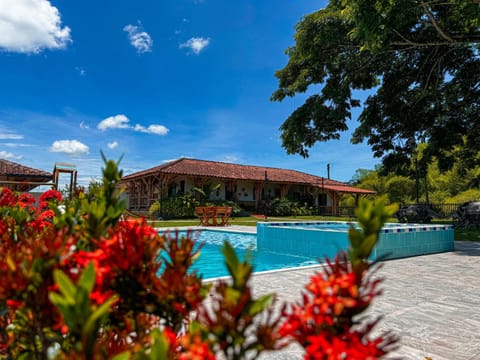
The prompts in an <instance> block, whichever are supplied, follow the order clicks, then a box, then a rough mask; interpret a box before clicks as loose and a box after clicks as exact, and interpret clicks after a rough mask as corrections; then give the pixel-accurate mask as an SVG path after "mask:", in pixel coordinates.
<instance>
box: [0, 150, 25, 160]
mask: <svg viewBox="0 0 480 360" xmlns="http://www.w3.org/2000/svg"><path fill="white" fill-rule="evenodd" d="M0 158H1V159H14V160H20V159H22V158H23V156H21V155H15V154H13V153H11V152H8V151H0Z"/></svg>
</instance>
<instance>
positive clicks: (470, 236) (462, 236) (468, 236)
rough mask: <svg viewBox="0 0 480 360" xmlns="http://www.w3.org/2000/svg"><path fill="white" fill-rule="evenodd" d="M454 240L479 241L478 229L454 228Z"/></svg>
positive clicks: (479, 232)
mask: <svg viewBox="0 0 480 360" xmlns="http://www.w3.org/2000/svg"><path fill="white" fill-rule="evenodd" d="M455 240H460V241H462V240H466V241H475V242H480V229H469V230H465V229H455Z"/></svg>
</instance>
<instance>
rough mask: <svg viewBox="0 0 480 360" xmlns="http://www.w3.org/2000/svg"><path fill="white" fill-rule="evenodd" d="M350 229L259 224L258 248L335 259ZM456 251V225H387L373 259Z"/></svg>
mask: <svg viewBox="0 0 480 360" xmlns="http://www.w3.org/2000/svg"><path fill="white" fill-rule="evenodd" d="M354 225H355V224H354ZM349 227H350V223H349V222H344V221H310V222H303V221H302V222H278V223H276V222H268V223H267V222H259V223H257V248H258V251H259V252H262V251H274V252H280V253H286V254H295V255H299V256H307V255H308V256H312V257H317V258H323V257H326V256H328V257H330V258H332V257H334V256H335V254H336V253H337V252H338V251H339V250H346V249H347V248H348V246H349V240H348V229H349ZM453 249H454V239H453V226H452V225H436V224H435V225H431V224H399V223H387V224H385V225H384V226H383V228H382V230H381V231H380V238H379V241H378V243H377V245H376V246H375V248H374V250H373V252H372V256H371V259H372V260H377V259H382V260H383V259H398V258H402V257H409V256H418V255H427V254H434V253H439V252H446V251H453Z"/></svg>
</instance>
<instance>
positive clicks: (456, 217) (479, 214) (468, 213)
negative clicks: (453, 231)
mask: <svg viewBox="0 0 480 360" xmlns="http://www.w3.org/2000/svg"><path fill="white" fill-rule="evenodd" d="M453 225H454V226H455V227H459V228H465V229H468V228H470V227H480V201H468V202H466V203H463V204H462V205H460V206H459V207H458V209H457V211H456V212H455V214H453Z"/></svg>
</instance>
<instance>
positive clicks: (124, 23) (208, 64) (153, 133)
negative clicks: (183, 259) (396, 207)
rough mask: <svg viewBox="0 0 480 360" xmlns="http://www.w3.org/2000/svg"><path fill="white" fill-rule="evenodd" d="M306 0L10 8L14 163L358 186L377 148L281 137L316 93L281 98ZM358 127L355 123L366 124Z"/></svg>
mask: <svg viewBox="0 0 480 360" xmlns="http://www.w3.org/2000/svg"><path fill="white" fill-rule="evenodd" d="M324 5H325V2H324V1H311V0H310V1H306V0H298V1H291V0H275V1H274V0H245V1H221V0H175V1H155V0H137V1H126V0H118V1H112V0H103V1H98V0H97V1H91V0H84V1H71V0H50V1H48V0H0V79H1V83H2V85H1V86H0V158H4V159H8V160H11V161H15V162H19V163H21V164H23V165H27V166H31V167H35V168H38V169H42V170H46V171H52V170H53V166H54V164H55V162H69V163H73V164H76V166H77V168H78V175H79V182H80V183H81V184H88V183H89V182H90V181H91V180H92V179H98V177H99V175H100V168H101V166H102V160H101V156H100V152H101V151H103V152H104V153H105V155H106V157H107V158H109V159H114V160H118V159H120V157H121V156H123V158H122V161H121V163H120V166H121V168H122V169H123V171H124V174H129V173H132V172H136V171H139V170H143V169H146V168H150V167H153V166H157V165H160V164H162V163H164V162H165V161H169V160H173V159H177V158H179V157H190V158H197V159H204V160H214V161H227V162H234V163H239V164H248V165H260V166H272V167H280V168H289V169H295V170H299V171H304V172H307V173H311V174H314V175H319V176H326V167H327V163H330V164H331V177H332V178H334V179H337V180H342V181H348V180H350V179H351V178H352V176H353V174H354V172H355V170H356V169H358V168H367V169H373V167H374V166H375V164H376V163H377V162H378V160H377V159H373V156H372V154H371V151H370V149H369V148H368V147H367V145H351V144H350V143H349V139H350V135H349V134H348V133H346V134H345V135H344V136H342V139H341V140H338V141H331V142H328V143H319V144H318V145H316V146H315V147H314V148H313V149H312V150H311V155H310V157H309V158H307V159H303V158H302V157H301V156H299V155H287V154H286V152H285V150H284V149H283V148H282V147H281V141H280V132H279V127H280V125H281V124H282V123H283V121H284V120H285V119H286V118H287V116H288V115H289V114H290V113H291V112H292V111H293V110H294V109H295V108H296V107H297V106H299V105H300V104H301V103H302V102H303V100H304V99H305V97H304V96H297V97H295V98H293V99H286V100H284V101H283V102H281V103H277V102H271V101H270V96H271V94H272V92H273V91H275V89H276V88H277V79H276V78H275V76H274V73H275V71H276V70H279V69H281V68H282V67H284V66H285V64H286V63H287V61H288V58H287V56H286V55H285V49H286V48H287V47H289V46H292V45H294V40H293V35H294V33H295V28H294V27H295V24H296V23H297V22H298V21H299V20H300V19H301V17H302V16H303V15H306V14H308V13H311V12H313V11H315V10H317V9H319V8H320V7H322V6H324ZM353 125H354V124H353Z"/></svg>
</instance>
